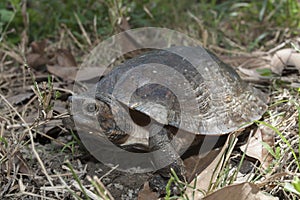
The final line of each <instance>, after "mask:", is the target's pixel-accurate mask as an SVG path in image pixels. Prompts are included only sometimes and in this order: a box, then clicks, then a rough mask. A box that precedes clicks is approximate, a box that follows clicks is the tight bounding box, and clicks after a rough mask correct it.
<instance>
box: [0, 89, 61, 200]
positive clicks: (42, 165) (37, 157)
mask: <svg viewBox="0 0 300 200" xmlns="http://www.w3.org/2000/svg"><path fill="white" fill-rule="evenodd" d="M0 97H1V98H2V99H3V101H4V102H5V103H6V104H7V105H8V106H9V107H10V108H11V109H12V110H13V111H14V112H15V113H16V115H18V117H19V118H20V120H21V121H22V122H23V123H24V124H27V123H26V121H25V120H24V119H23V117H22V116H21V115H20V113H19V112H18V111H17V110H16V109H15V108H14V107H13V106H12V105H11V104H10V103H9V102H8V101H7V99H6V98H5V97H4V96H3V95H2V94H0ZM26 128H27V130H28V133H29V136H30V142H31V148H32V152H33V154H34V155H35V157H36V159H37V161H38V162H39V164H40V166H41V168H42V171H43V173H44V174H45V176H46V178H47V180H48V181H49V183H50V185H51V186H54V184H53V182H52V179H51V177H50V176H49V174H48V173H47V170H46V168H45V165H44V163H43V161H42V160H41V158H40V156H39V154H38V152H37V151H36V149H35V145H34V140H33V134H32V132H31V128H30V127H29V126H28V125H26ZM55 195H56V197H57V198H59V196H58V194H57V193H56V192H55Z"/></svg>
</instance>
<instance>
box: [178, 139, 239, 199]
mask: <svg viewBox="0 0 300 200" xmlns="http://www.w3.org/2000/svg"><path fill="white" fill-rule="evenodd" d="M234 138H235V135H234V134H231V135H229V137H228V138H227V140H226V143H225V144H224V146H223V147H222V148H221V149H219V150H216V152H214V153H212V154H208V155H207V156H209V157H210V158H213V159H212V161H209V162H207V163H206V164H204V166H203V167H205V165H206V167H205V169H203V170H202V171H201V172H200V174H198V175H197V178H196V179H194V180H193V181H192V182H191V183H190V185H191V186H192V187H188V188H187V189H186V192H185V193H186V195H187V196H188V197H189V198H190V199H201V198H203V197H204V194H203V193H201V192H195V191H196V190H200V191H204V192H207V191H208V190H209V188H210V185H211V183H213V182H214V181H215V179H216V177H217V175H218V174H219V171H220V169H221V166H222V163H220V162H222V157H223V156H224V153H225V150H226V149H227V148H228V146H229V142H230V141H231V140H232V139H234ZM235 140H236V139H235ZM194 159H195V158H194ZM195 160H197V158H196V159H195ZM184 162H185V165H186V161H184ZM198 162H199V163H201V159H199V160H198ZM199 166H201V164H200V165H199ZM195 181H196V183H195ZM194 185H195V187H193V186H194Z"/></svg>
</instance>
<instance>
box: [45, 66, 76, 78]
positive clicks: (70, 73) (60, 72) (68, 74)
mask: <svg viewBox="0 0 300 200" xmlns="http://www.w3.org/2000/svg"><path fill="white" fill-rule="evenodd" d="M47 70H48V71H49V72H50V73H51V74H54V75H55V76H58V77H59V78H61V79H63V80H64V81H67V80H72V81H73V80H75V78H76V74H77V70H78V69H77V68H76V67H61V66H57V65H56V66H50V65H47Z"/></svg>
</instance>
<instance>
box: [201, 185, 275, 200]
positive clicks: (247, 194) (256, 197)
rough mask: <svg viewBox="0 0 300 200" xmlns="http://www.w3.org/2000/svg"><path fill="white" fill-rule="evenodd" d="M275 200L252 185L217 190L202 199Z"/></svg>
mask: <svg viewBox="0 0 300 200" xmlns="http://www.w3.org/2000/svg"><path fill="white" fill-rule="evenodd" d="M223 199H230V200H275V199H278V198H277V197H273V196H271V195H267V194H264V193H263V192H261V191H260V190H259V188H258V187H257V186H256V185H255V184H253V183H240V184H236V185H230V186H227V187H224V188H222V189H220V190H217V191H216V192H214V193H211V194H210V195H208V196H206V197H204V198H203V200H223Z"/></svg>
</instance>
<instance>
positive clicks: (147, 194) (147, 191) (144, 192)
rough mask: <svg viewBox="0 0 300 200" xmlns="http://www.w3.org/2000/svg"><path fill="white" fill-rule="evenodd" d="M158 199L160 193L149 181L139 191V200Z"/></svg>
mask: <svg viewBox="0 0 300 200" xmlns="http://www.w3.org/2000/svg"><path fill="white" fill-rule="evenodd" d="M156 199H158V194H157V193H156V192H153V191H152V190H151V188H150V187H149V183H148V182H146V183H145V184H144V187H143V189H141V190H140V191H139V194H138V200H156Z"/></svg>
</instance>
